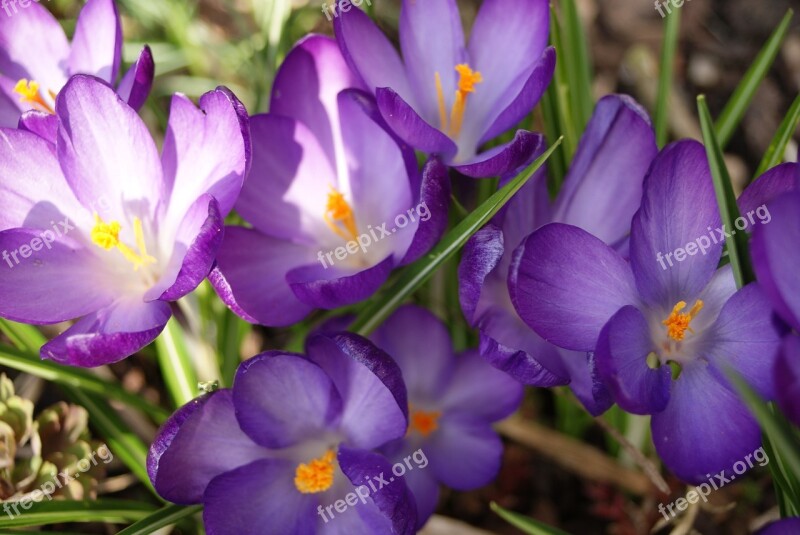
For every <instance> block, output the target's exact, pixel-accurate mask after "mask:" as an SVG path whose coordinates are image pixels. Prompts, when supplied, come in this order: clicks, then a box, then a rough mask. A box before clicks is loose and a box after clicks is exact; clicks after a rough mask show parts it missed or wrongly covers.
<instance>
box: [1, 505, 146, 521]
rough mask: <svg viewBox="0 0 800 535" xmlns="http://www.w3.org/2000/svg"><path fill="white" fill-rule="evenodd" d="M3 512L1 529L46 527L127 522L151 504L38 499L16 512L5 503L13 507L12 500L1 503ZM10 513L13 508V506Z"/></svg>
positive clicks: (136, 517)
mask: <svg viewBox="0 0 800 535" xmlns="http://www.w3.org/2000/svg"><path fill="white" fill-rule="evenodd" d="M43 500H44V499H43ZM3 505H4V514H3V515H2V516H0V528H12V527H26V526H36V527H38V526H46V525H49V524H62V523H65V522H110V523H112V524H127V523H129V522H134V521H136V520H139V519H141V518H145V517H146V516H147V515H148V514H150V513H151V512H152V511H153V506H152V505H149V504H146V503H141V502H132V501H127V500H113V499H104V500H97V501H47V500H44V501H41V502H38V503H36V502H32V503H31V504H30V505H29V509H27V510H26V509H23V508H22V506H21V504H20V505H19V506H17V511H19V512H20V514H19V515H13V516H14V518H10V516H12V515H11V514H8V510H6V509H5V507H6V505H7V506H8V508H9V509H12V506H13V505H14V502H7V503H4V504H3ZM12 513H13V509H12Z"/></svg>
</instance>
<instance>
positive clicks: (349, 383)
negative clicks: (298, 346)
mask: <svg viewBox="0 0 800 535" xmlns="http://www.w3.org/2000/svg"><path fill="white" fill-rule="evenodd" d="M306 348H307V352H308V358H309V359H310V360H311V361H312V362H315V363H316V364H318V365H319V366H320V367H321V368H322V369H323V370H325V372H326V373H327V374H328V375H329V376H330V378H331V379H332V380H333V383H334V384H335V385H336V388H337V389H338V391H339V393H340V394H341V396H342V400H343V401H344V405H343V409H342V419H341V425H340V428H341V430H342V432H343V433H344V434H345V436H346V437H347V440H346V442H347V444H348V445H349V446H352V447H356V448H365V449H372V448H377V447H379V446H381V445H383V444H385V443H386V442H389V441H391V440H394V439H396V438H400V437H402V436H404V435H405V433H406V429H407V428H408V412H407V411H408V399H407V395H406V388H405V385H404V384H403V379H402V373H401V371H400V368H399V367H398V366H397V364H396V363H395V362H394V361H393V360H392V359H391V357H389V355H387V354H386V353H385V352H383V351H381V350H380V349H378V348H377V347H375V346H374V345H373V344H372V343H371V342H369V341H368V340H367V339H365V338H362V337H360V336H357V335H354V334H349V333H340V334H331V335H324V334H316V335H313V336H312V337H311V338H310V339H309V340H308V342H307V345H306Z"/></svg>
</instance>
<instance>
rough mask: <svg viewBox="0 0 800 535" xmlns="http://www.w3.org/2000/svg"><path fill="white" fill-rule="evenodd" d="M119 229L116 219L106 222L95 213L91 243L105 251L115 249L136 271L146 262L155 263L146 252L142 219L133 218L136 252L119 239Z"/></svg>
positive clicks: (120, 228)
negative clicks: (137, 250)
mask: <svg viewBox="0 0 800 535" xmlns="http://www.w3.org/2000/svg"><path fill="white" fill-rule="evenodd" d="M120 230H122V225H120V224H119V222H118V221H112V222H111V223H106V222H105V221H103V220H102V219H101V218H100V216H99V215H97V214H96V213H95V214H94V227H93V228H92V232H91V238H92V243H93V244H95V245H97V246H98V247H100V248H101V249H105V250H106V251H110V250H111V249H117V250H118V251H119V252H120V253H122V256H124V257H125V259H126V260H127V261H128V262H130V263H131V264H133V269H134V270H135V271H138V270H139V268H140V267H142V266H145V265H147V264H155V262H156V259H155V258H153V257H152V256H150V255H149V254H147V246H146V244H145V242H144V232H143V231H142V221H141V220H140V219H139V218H138V217H134V218H133V232H134V235H135V236H136V247H137V248H138V249H139V252H138V253H136V252H135V251H134V250H133V249H131V248H130V247H128V246H127V245H125V244H124V243H122V242H121V241H120V239H119V232H120Z"/></svg>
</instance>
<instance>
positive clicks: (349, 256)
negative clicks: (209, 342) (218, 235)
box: [211, 35, 449, 326]
mask: <svg viewBox="0 0 800 535" xmlns="http://www.w3.org/2000/svg"><path fill="white" fill-rule="evenodd" d="M357 87H358V83H357V82H356V81H355V79H354V78H353V75H352V74H351V72H350V71H349V69H348V68H347V65H346V64H345V62H344V60H343V59H342V56H341V53H340V52H339V49H338V48H337V46H336V43H335V42H334V41H333V40H332V39H329V38H327V37H323V36H317V35H314V36H310V37H308V38H306V39H304V40H303V41H301V42H300V43H299V44H298V45H297V46H296V47H295V48H294V49H293V50H292V51H291V52H290V53H289V55H288V56H287V57H286V60H285V61H284V63H283V65H282V66H281V68H280V69H279V71H278V74H277V75H276V78H275V84H274V86H273V89H272V100H271V105H270V110H271V113H269V114H267V115H257V116H255V117H253V118H252V119H251V125H252V134H253V170H252V172H251V173H250V175H249V177H248V180H247V183H246V184H245V187H244V189H243V192H242V196H241V198H240V199H239V202H238V203H237V205H236V208H237V211H238V213H239V214H240V215H241V216H242V217H243V218H244V219H245V220H246V221H247V222H248V223H250V224H251V225H252V226H253V228H244V227H229V228H228V229H227V230H226V235H225V241H224V243H223V245H222V250H221V251H220V254H219V258H218V269H216V270H215V271H214V273H213V274H212V277H211V281H212V283H213V284H214V286H215V288H216V289H217V292H218V293H219V295H220V296H221V297H222V299H223V300H224V301H225V302H226V303H227V304H228V306H230V308H231V309H232V310H233V311H235V312H236V313H237V314H239V315H240V316H241V317H242V318H244V319H246V320H248V321H250V322H253V323H261V324H265V325H272V326H282V325H291V324H292V323H294V322H296V321H298V320H300V319H302V318H303V317H304V316H306V315H307V314H308V313H309V312H310V311H311V310H313V309H315V308H327V309H332V308H337V307H340V306H343V305H347V304H352V303H355V302H358V301H361V300H363V299H365V298H366V297H368V296H370V295H371V294H372V293H373V292H375V290H377V289H378V288H379V287H380V285H381V284H382V283H383V282H384V281H385V280H386V279H387V277H388V276H389V273H390V272H391V271H392V269H393V268H394V267H396V266H399V265H403V264H406V263H408V262H411V261H413V260H415V259H417V258H419V257H420V256H421V255H422V254H424V253H425V252H426V251H427V250H428V249H429V248H430V247H431V246H432V245H433V244H434V243H435V242H436V241H437V240H438V239H439V237H440V236H441V234H442V232H443V231H444V228H445V227H446V225H447V220H446V219H447V204H448V201H449V199H448V196H449V182H448V180H447V176H446V168H445V167H444V166H443V165H441V164H440V163H438V162H436V161H435V160H432V161H430V162H429V163H428V164H427V165H426V166H425V169H424V171H423V176H422V177H420V175H419V173H418V171H417V166H416V159H415V158H414V155H413V152H412V151H409V150H404V149H403V148H401V147H400V146H399V145H398V144H397V143H396V142H395V140H394V139H393V137H392V136H391V135H390V134H389V133H388V132H387V131H386V130H385V129H384V128H383V126H382V125H381V123H380V119H379V118H378V117H376V112H375V110H374V109H373V108H372V104H371V102H370V100H369V98H368V97H367V96H366V95H365V94H364V93H363V92H361V91H359V90H358V89H353V88H357ZM420 184H421V186H420ZM276 305H277V306H276Z"/></svg>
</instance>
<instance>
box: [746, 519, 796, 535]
mask: <svg viewBox="0 0 800 535" xmlns="http://www.w3.org/2000/svg"><path fill="white" fill-rule="evenodd" d="M798 533H800V518H784V519H781V520H777V521H775V522H772V523H771V524H769V525H767V526H766V527H764V528H762V529H760V530H758V533H756V535H797V534H798Z"/></svg>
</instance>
